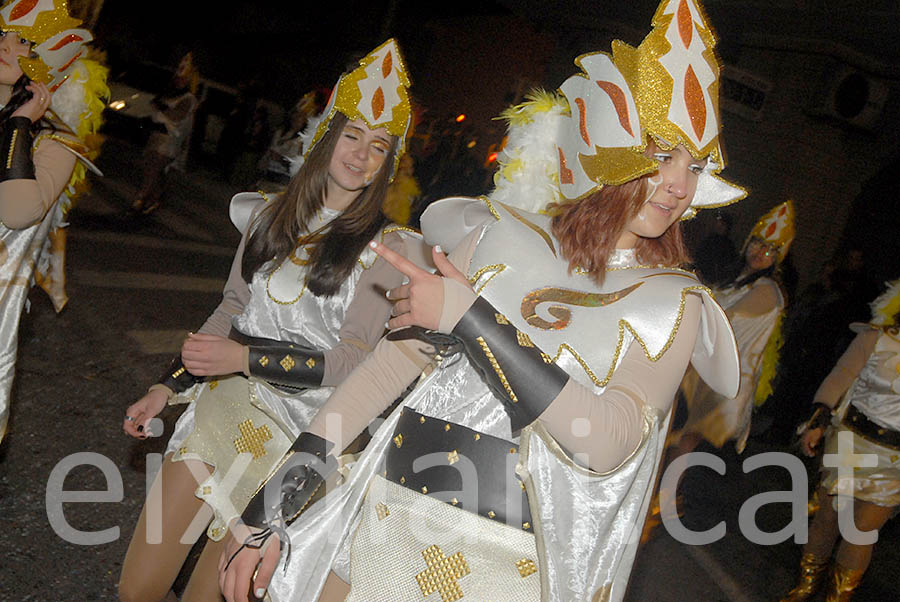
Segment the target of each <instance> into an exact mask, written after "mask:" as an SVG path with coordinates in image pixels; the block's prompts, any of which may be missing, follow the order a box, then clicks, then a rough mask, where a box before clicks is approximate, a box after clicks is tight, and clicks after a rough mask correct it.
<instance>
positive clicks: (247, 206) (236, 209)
mask: <svg viewBox="0 0 900 602" xmlns="http://www.w3.org/2000/svg"><path fill="white" fill-rule="evenodd" d="M266 200H267V199H266V197H264V196H263V195H261V194H260V193H258V192H239V193H237V194H236V195H234V196H233V197H231V204H230V205H229V206H228V217H230V218H231V223H232V224H234V227H235V228H237V229H238V232H240V233H241V234H243V233H244V232H246V231H247V226H249V225H250V219H251V218H252V217H253V215H254V214H255V213H256V211H257V209H258V208H259V207H262V205H263V204H264V203H266Z"/></svg>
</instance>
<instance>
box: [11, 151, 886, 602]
mask: <svg viewBox="0 0 900 602" xmlns="http://www.w3.org/2000/svg"><path fill="white" fill-rule="evenodd" d="M139 158H140V149H137V148H135V147H133V146H131V145H129V144H127V143H124V142H121V141H117V140H114V139H110V140H109V141H108V142H107V146H106V147H105V149H104V153H103V155H102V156H101V158H100V160H99V165H100V167H101V169H103V170H104V172H105V173H106V176H105V177H104V178H92V181H93V187H92V190H91V191H90V193H88V194H87V195H85V196H84V197H83V198H82V199H81V202H80V204H79V205H78V207H77V208H76V209H75V210H74V211H73V212H72V214H71V227H70V228H69V247H68V263H67V268H66V270H67V274H68V292H69V296H70V301H69V304H68V306H67V307H66V309H65V310H64V311H63V312H62V313H60V314H58V315H57V314H55V313H54V312H53V309H52V307H51V305H50V303H49V301H48V300H47V299H46V297H45V296H44V294H43V292H42V291H37V290H36V291H32V294H31V296H30V301H31V310H30V313H28V314H26V315H25V316H24V317H23V319H22V325H21V329H20V348H19V361H18V366H17V375H16V385H15V389H14V394H13V401H12V410H11V420H10V430H9V434H8V435H7V437H6V439H5V440H4V441H3V443H2V444H0V523H2V526H3V528H2V529H0V550H2V553H3V558H2V561H0V602H6V601H20V600H34V601H41V602H44V601H47V602H55V601H92V600H115V599H117V596H116V581H117V579H118V575H119V571H120V570H121V562H122V558H123V556H124V554H125V549H126V547H127V544H128V540H129V538H130V536H131V532H132V530H133V528H134V524H135V522H136V521H137V516H138V513H139V512H140V508H141V505H142V501H143V496H144V494H145V491H146V487H147V484H146V479H147V477H146V466H147V464H148V461H149V462H150V464H151V465H152V462H153V461H154V458H155V457H157V456H155V455H154V454H160V453H161V452H162V451H163V450H164V448H165V439H166V438H167V436H168V433H170V432H171V430H172V425H173V424H174V421H175V419H176V418H177V416H178V415H179V413H180V411H181V409H180V408H178V407H170V408H167V409H166V410H165V411H164V413H163V415H162V418H163V421H164V425H165V432H164V433H163V436H162V437H159V438H155V439H150V440H146V441H137V440H134V439H131V438H129V437H127V436H125V435H124V434H123V433H122V428H121V425H122V417H123V415H124V409H125V407H127V406H128V405H129V404H130V403H132V402H133V401H134V400H135V399H137V398H138V397H139V396H140V395H141V394H142V393H143V392H144V391H145V390H146V388H147V386H149V385H150V384H152V383H153V382H155V381H156V379H157V378H158V377H159V375H160V374H161V372H162V371H163V370H164V369H165V367H166V366H167V363H168V361H169V359H170V358H171V357H172V355H173V354H174V353H175V352H177V350H178V348H179V346H180V342H181V340H182V338H183V337H184V335H185V334H186V332H187V331H189V330H195V329H196V328H197V327H199V325H200V324H202V322H203V321H204V319H205V318H206V316H207V315H208V314H209V312H210V311H212V309H213V308H214V307H215V306H216V304H217V303H218V300H219V297H220V292H221V287H222V285H223V283H224V280H225V277H226V275H227V273H228V269H229V266H230V263H231V259H232V253H233V250H234V248H235V246H236V244H237V242H238V238H239V236H238V233H237V231H236V230H235V229H234V227H233V226H231V224H230V222H229V220H228V211H227V209H228V201H229V199H230V197H231V195H232V194H233V193H234V192H236V189H234V187H233V186H231V185H229V184H228V183H227V182H224V181H223V178H222V177H221V176H219V175H218V174H217V173H216V172H215V171H213V170H210V169H196V168H194V169H191V170H189V171H188V172H187V173H184V174H178V173H176V174H174V175H173V178H172V180H173V182H174V183H175V186H174V187H172V189H170V192H169V195H168V197H167V200H166V203H165V204H164V205H163V207H162V208H161V209H160V210H159V211H158V212H156V213H155V214H154V215H152V216H150V217H146V218H142V219H138V220H135V219H133V218H129V217H127V211H126V209H127V207H128V206H129V205H130V203H131V201H132V200H133V199H134V195H135V191H136V189H137V187H138V183H139V180H140V168H139ZM804 403H805V401H804ZM699 451H706V452H713V453H715V454H716V455H717V457H719V458H721V459H722V460H723V461H724V465H725V474H724V475H719V474H717V473H716V472H714V471H713V470H711V469H709V468H702V467H701V468H692V469H691V470H689V471H688V472H687V473H686V476H685V481H684V494H685V495H684V497H685V504H684V511H685V512H684V513H685V516H684V519H683V521H684V524H685V526H687V527H689V528H691V529H694V530H705V529H709V528H712V527H713V526H715V525H716V524H718V523H719V522H720V521H725V526H726V532H725V536H724V537H723V538H722V539H720V540H719V541H716V542H714V543H711V544H708V545H702V546H689V545H684V544H682V543H679V542H677V541H676V540H675V539H673V538H672V537H671V536H670V535H669V534H668V533H667V532H666V531H665V530H664V529H661V530H659V532H658V533H657V534H656V536H655V537H654V538H652V539H651V540H650V541H649V543H648V544H646V545H645V546H644V547H643V548H642V549H641V551H640V553H639V556H638V560H637V562H636V564H635V567H634V572H633V576H632V581H631V584H630V587H629V592H628V596H627V600H628V601H629V602H636V601H642V602H670V601H671V602H680V601H685V600H688V601H697V602H707V601H708V602H725V601H728V602H757V601H766V600H777V599H778V597H779V595H780V594H783V593H784V592H786V591H787V590H788V589H789V588H790V586H791V584H792V581H793V578H794V574H795V570H796V565H797V561H798V560H799V556H800V548H799V546H797V545H795V544H794V543H793V542H792V541H790V540H787V541H782V542H780V543H777V544H774V545H760V544H757V543H754V542H753V541H751V539H749V538H748V537H747V536H746V534H745V533H742V531H741V528H740V525H739V520H738V517H739V512H740V508H741V506H742V505H743V504H745V503H747V501H748V500H750V499H751V498H753V496H755V495H758V494H760V493H765V492H777V491H783V490H787V489H789V488H790V476H789V473H788V471H787V470H785V469H784V468H779V467H776V466H763V467H761V468H758V469H756V470H752V471H749V472H746V473H745V472H744V470H743V468H742V464H743V463H744V462H745V461H747V460H749V459H752V458H754V457H756V456H758V455H759V454H762V453H766V452H773V451H774V452H784V451H787V452H790V451H791V450H789V449H786V448H785V447H784V446H781V445H779V444H776V443H771V442H768V441H766V437H765V431H764V430H763V432H761V433H758V434H757V436H755V437H752V438H751V440H750V442H749V444H748V447H747V450H746V451H745V452H744V454H743V455H742V456H738V455H736V454H735V453H734V451H733V450H732V449H731V448H730V447H728V446H726V448H725V449H723V450H713V449H710V448H705V447H704V448H701V449H700V450H699ZM148 459H149V460H148ZM54 487H56V491H59V490H60V489H64V490H65V491H68V492H79V491H93V492H94V493H93V494H90V495H91V496H92V497H91V499H92V500H95V501H83V500H82V501H78V500H77V495H78V494H77V493H68V494H65V495H67V496H68V498H67V499H69V500H71V501H67V502H65V503H62V504H61V505H60V504H54V503H52V502H53V500H54V499H58V497H59V496H58V495H57V494H56V493H53V491H54ZM48 491H49V493H48ZM103 492H108V493H103ZM82 495H84V494H82ZM73 498H74V499H73ZM48 499H49V501H48ZM96 500H103V501H96ZM789 522H790V508H789V505H788V504H786V503H770V504H767V505H763V506H762V507H761V508H760V510H759V512H758V513H757V515H756V524H757V525H758V527H759V528H760V529H761V530H762V531H764V532H770V533H772V532H777V531H779V530H780V529H783V528H784V527H785V526H786V525H787V524H788V523H789ZM67 529H68V532H67ZM63 536H65V537H63ZM79 537H82V538H86V539H92V540H94V541H95V543H89V542H81V543H72V541H73V540H77V539H78V538H79ZM100 539H105V541H104V542H103V543H96V541H97V540H100ZM897 541H898V528H897V524H896V521H892V522H891V523H889V524H888V525H887V526H886V527H885V528H884V529H883V530H882V533H881V541H880V543H879V544H878V545H877V547H876V550H875V557H874V560H873V567H872V569H871V570H870V571H869V574H868V575H867V576H866V579H865V581H864V583H863V585H862V587H861V588H860V590H859V593H858V595H857V596H856V598H855V600H857V601H859V602H866V601H870V602H885V601H888V602H889V601H893V600H898V599H900V597H898V595H897V593H896V592H897V586H896V573H897V568H898V566H900V552H898V550H897V547H898V546H897ZM182 583H183V576H182V578H181V579H180V580H179V582H178V583H177V584H176V590H178V589H179V588H180V587H182ZM432 598H433V599H434V600H437V599H438V597H437V595H434V596H432V597H431V598H428V599H426V600H429V601H431V600H432ZM148 602H151V601H148ZM373 602H390V601H373Z"/></svg>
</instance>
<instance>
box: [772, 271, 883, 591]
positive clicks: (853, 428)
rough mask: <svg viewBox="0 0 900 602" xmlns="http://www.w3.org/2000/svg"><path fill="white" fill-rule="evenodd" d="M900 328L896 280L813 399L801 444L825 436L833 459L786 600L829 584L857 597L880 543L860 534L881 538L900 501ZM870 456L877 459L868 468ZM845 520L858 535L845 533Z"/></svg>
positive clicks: (812, 446) (812, 444)
mask: <svg viewBox="0 0 900 602" xmlns="http://www.w3.org/2000/svg"><path fill="white" fill-rule="evenodd" d="M898 325H900V280H895V281H893V282H891V283H889V284H888V289H887V291H885V292H884V293H883V294H882V295H881V296H879V297H878V298H877V299H876V300H875V301H874V302H873V303H872V320H871V322H870V323H868V324H852V325H851V328H852V329H853V330H854V331H856V332H857V333H858V334H857V335H856V338H854V339H853V342H852V343H850V346H849V347H848V348H847V350H846V351H845V352H844V354H843V355H842V356H841V358H840V359H839V360H838V362H837V364H836V365H835V367H834V369H833V370H832V371H831V372H830V373H829V374H828V376H827V377H826V378H825V380H824V381H822V384H821V385H820V386H819V388H818V390H817V391H816V394H815V396H814V397H813V407H814V410H813V415H812V417H811V418H810V419H809V421H808V422H807V423H806V424H805V425H804V428H803V432H802V435H801V439H800V444H801V449H802V451H803V453H804V454H806V455H807V456H809V457H812V456H814V455H815V454H816V451H817V449H816V448H818V447H819V445H820V444H821V443H822V439H823V437H824V438H825V449H824V453H825V454H829V456H830V457H831V458H832V462H830V463H829V464H826V463H825V462H824V461H823V466H822V468H821V472H822V481H821V483H820V485H819V490H818V499H819V509H818V510H817V511H816V514H815V516H814V517H813V520H812V523H811V524H810V527H809V539H808V540H807V543H806V545H804V546H803V557H802V558H801V560H800V578H799V580H798V582H797V585H796V586H795V587H794V588H793V589H792V590H791V591H790V592H789V593H788V594H787V596H786V597H784V598H783V599H782V602H801V601H803V600H812V599H813V598H814V597H815V596H816V594H817V593H818V592H819V591H820V590H822V589H824V590H825V591H826V594H825V596H826V597H825V599H826V600H827V602H847V601H848V600H850V599H851V598H852V597H853V593H854V591H856V588H857V587H858V586H859V584H860V582H861V581H862V578H863V575H865V572H866V569H868V567H869V563H870V561H871V560H872V550H873V547H874V543H873V542H872V541H865V540H863V539H861V537H862V535H861V533H862V534H864V533H865V532H869V533H868V537H871V535H872V534H873V533H874V534H875V535H877V534H878V531H879V530H880V529H881V527H882V526H884V524H885V523H886V522H887V521H888V520H889V519H890V518H891V517H892V516H894V515H895V514H896V512H897V507H898V506H900V461H898V457H900V370H898V365H900V326H898ZM826 429H827V434H826ZM842 439H843V442H842ZM842 445H843V450H841V447H842ZM850 445H852V448H850V447H849V446H850ZM848 449H849V453H848ZM851 454H854V455H855V456H854V455H851ZM864 458H865V459H866V460H868V461H869V462H871V461H873V460H874V464H868V465H866V464H865V463H864V462H865V460H863V459H864ZM823 459H824V456H823ZM834 459H837V461H834ZM854 463H855V464H854ZM842 511H843V512H849V513H852V523H850V522H849V521H848V522H847V523H844V524H841V521H840V519H839V513H840V512H842ZM848 518H849V517H848ZM846 524H852V525H853V526H854V527H855V529H856V530H857V533H856V534H850V533H847V532H844V529H846V527H845V525H846ZM838 540H840V544H838V545H837V551H835V549H834V548H835V544H837V542H838Z"/></svg>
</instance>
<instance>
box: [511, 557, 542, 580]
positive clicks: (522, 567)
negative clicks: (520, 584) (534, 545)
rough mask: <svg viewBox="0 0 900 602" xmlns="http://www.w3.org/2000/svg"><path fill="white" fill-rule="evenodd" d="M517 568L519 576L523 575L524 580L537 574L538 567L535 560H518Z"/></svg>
mask: <svg viewBox="0 0 900 602" xmlns="http://www.w3.org/2000/svg"><path fill="white" fill-rule="evenodd" d="M516 568H517V569H519V574H520V575H522V578H523V579H524V578H525V577H528V576H529V575H534V574H535V573H537V565H536V564H535V563H534V560H530V559H528V558H523V559H522V560H517V561H516Z"/></svg>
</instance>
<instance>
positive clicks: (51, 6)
mask: <svg viewBox="0 0 900 602" xmlns="http://www.w3.org/2000/svg"><path fill="white" fill-rule="evenodd" d="M79 25H81V21H79V20H78V19H73V18H72V17H70V16H69V8H68V6H67V4H66V0H10V1H9V2H7V3H6V4H5V5H3V7H2V8H0V29H2V30H3V31H14V32H16V33H17V34H19V35H20V36H21V37H23V38H25V39H26V40H28V41H30V42H32V43H33V44H34V46H33V48H32V50H33V52H34V54H35V55H36V56H33V57H27V56H23V57H19V66H21V67H22V71H24V72H25V75H27V76H28V77H29V78H31V79H32V80H34V81H39V82H42V83H45V84H47V87H48V88H50V91H51V92H55V91H56V90H57V88H59V87H60V86H61V85H62V83H63V82H64V81H66V78H68V77H69V75H70V74H71V72H72V70H73V69H74V68H75V62H76V61H77V60H78V59H79V58H80V57H81V56H82V54H83V53H84V48H83V46H84V45H85V44H86V43H88V42H90V41H91V40H92V39H93V36H92V35H91V32H89V31H88V30H86V29H79V28H78V26H79Z"/></svg>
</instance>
